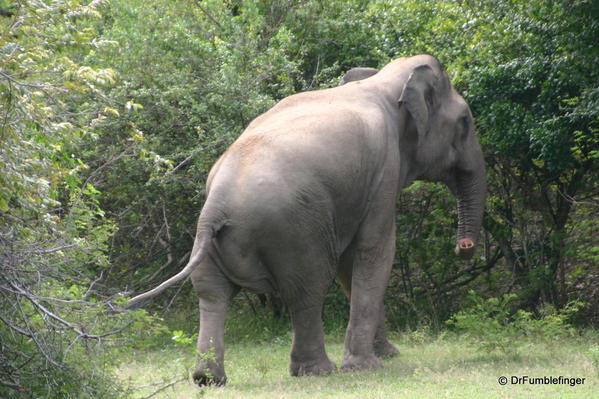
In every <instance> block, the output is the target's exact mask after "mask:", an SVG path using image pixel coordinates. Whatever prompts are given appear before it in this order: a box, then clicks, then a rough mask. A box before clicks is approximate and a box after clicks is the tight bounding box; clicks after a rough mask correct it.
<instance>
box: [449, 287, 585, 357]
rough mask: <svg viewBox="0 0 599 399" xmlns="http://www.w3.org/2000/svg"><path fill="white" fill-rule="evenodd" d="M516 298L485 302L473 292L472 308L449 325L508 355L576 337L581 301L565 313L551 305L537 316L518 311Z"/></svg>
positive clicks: (483, 347)
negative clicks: (528, 345) (534, 343)
mask: <svg viewBox="0 0 599 399" xmlns="http://www.w3.org/2000/svg"><path fill="white" fill-rule="evenodd" d="M516 299H517V296H516V295H514V294H505V295H503V296H502V297H499V298H488V299H484V298H481V297H480V296H479V294H477V293H476V292H475V291H470V300H471V301H472V305H471V306H470V307H468V308H466V309H464V310H462V311H460V312H458V313H457V314H455V315H454V316H453V317H452V318H451V319H449V320H448V321H447V322H446V323H447V325H448V326H450V327H451V328H454V329H455V330H456V331H459V332H461V333H463V334H465V335H466V337H468V338H472V339H473V340H475V342H476V343H477V344H478V347H479V349H480V350H483V351H489V352H494V351H498V352H501V353H504V354H516V353H517V352H518V349H519V348H520V346H521V345H523V344H524V343H526V341H527V340H534V341H537V342H538V341H539V340H540V341H543V342H551V341H555V340H558V339H561V338H566V337H573V336H575V335H576V330H575V329H574V328H573V327H572V325H571V324H570V318H571V317H572V316H573V315H574V314H575V313H576V312H578V311H579V310H580V309H581V308H582V306H583V304H582V303H581V302H570V303H569V304H568V305H566V306H565V307H564V308H563V309H561V310H556V309H555V308H553V307H551V306H547V307H545V308H544V310H543V312H541V314H540V315H539V316H538V317H535V316H534V315H533V314H532V313H531V312H528V311H525V310H522V309H518V310H516V306H515V300H516Z"/></svg>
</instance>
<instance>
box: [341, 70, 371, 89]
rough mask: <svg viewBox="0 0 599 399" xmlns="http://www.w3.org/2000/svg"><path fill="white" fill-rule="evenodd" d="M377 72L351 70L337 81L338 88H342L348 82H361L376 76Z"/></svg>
mask: <svg viewBox="0 0 599 399" xmlns="http://www.w3.org/2000/svg"><path fill="white" fill-rule="evenodd" d="M378 71H379V70H378V69H375V68H352V69H350V70H349V71H347V72H346V73H345V75H343V77H342V78H341V80H340V81H339V86H343V85H344V84H346V83H349V82H355V81H356V80H362V79H366V78H369V77H371V76H372V75H374V74H376V73H377V72H378Z"/></svg>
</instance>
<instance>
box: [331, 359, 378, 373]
mask: <svg viewBox="0 0 599 399" xmlns="http://www.w3.org/2000/svg"><path fill="white" fill-rule="evenodd" d="M380 368H383V363H382V362H381V360H380V359H379V358H378V357H376V356H374V355H368V356H355V355H345V358H344V359H343V363H341V370H343V371H358V370H376V369H380Z"/></svg>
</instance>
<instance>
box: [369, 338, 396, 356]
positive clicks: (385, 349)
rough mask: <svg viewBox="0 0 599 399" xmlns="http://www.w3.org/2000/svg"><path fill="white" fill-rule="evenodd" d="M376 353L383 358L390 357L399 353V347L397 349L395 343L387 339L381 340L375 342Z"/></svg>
mask: <svg viewBox="0 0 599 399" xmlns="http://www.w3.org/2000/svg"><path fill="white" fill-rule="evenodd" d="M374 354H375V355H376V356H377V357H379V358H381V359H387V358H390V357H394V356H397V355H398V354H399V349H397V347H396V346H395V345H393V344H392V343H391V342H389V341H388V340H387V339H385V340H381V341H376V342H375V343H374Z"/></svg>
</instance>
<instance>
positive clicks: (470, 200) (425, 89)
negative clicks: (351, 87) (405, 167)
mask: <svg viewBox="0 0 599 399" xmlns="http://www.w3.org/2000/svg"><path fill="white" fill-rule="evenodd" d="M394 64H395V65H394ZM375 74H376V77H373V78H372V79H369V81H373V84H380V85H381V87H386V85H387V86H389V84H388V83H389V77H391V76H394V77H395V79H397V76H401V78H400V82H399V84H398V85H397V90H396V91H395V93H396V94H399V96H398V103H397V106H398V107H399V109H400V112H399V115H400V118H402V119H403V120H405V124H404V126H405V127H404V128H403V129H400V130H402V132H400V134H401V135H402V136H403V137H400V143H402V144H400V145H402V146H403V147H404V148H403V149H400V151H401V153H402V156H404V157H406V158H408V163H409V164H410V169H411V171H410V175H411V178H410V179H409V180H411V179H414V178H415V179H422V180H427V181H441V182H444V183H445V184H447V186H448V187H449V188H450V190H451V191H452V193H453V194H454V195H455V196H456V197H457V199H458V219H459V220H458V239H457V246H456V253H457V254H458V255H459V256H460V257H462V258H463V259H469V258H471V257H472V255H473V254H474V248H475V246H476V243H477V241H478V237H479V232H480V228H481V223H482V216H483V210H484V204H485V198H486V190H487V188H486V181H485V162H484V159H483V154H482V150H481V147H480V145H479V143H478V140H477V138H476V133H475V128H474V120H473V118H472V113H471V112H470V108H469V107H468V104H467V103H466V102H465V101H464V99H463V98H462V97H461V96H460V95H459V94H458V93H457V92H456V91H455V90H454V89H453V88H452V87H451V84H450V82H449V77H448V76H447V74H446V73H445V72H444V71H443V69H442V67H441V64H440V63H439V61H438V60H437V59H435V58H434V57H431V56H417V57H412V58H406V59H401V60H397V61H395V62H393V63H391V64H390V65H389V66H388V67H385V68H384V69H383V70H381V71H380V72H379V73H377V72H376V70H375V69H372V68H354V69H352V70H350V71H349V72H348V73H347V74H346V76H345V77H344V78H343V80H342V83H341V84H344V83H347V82H349V81H354V80H360V79H365V78H368V77H371V76H375ZM379 75H381V76H380V77H379ZM379 81H380V82H379ZM406 149H407V150H406Z"/></svg>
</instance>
